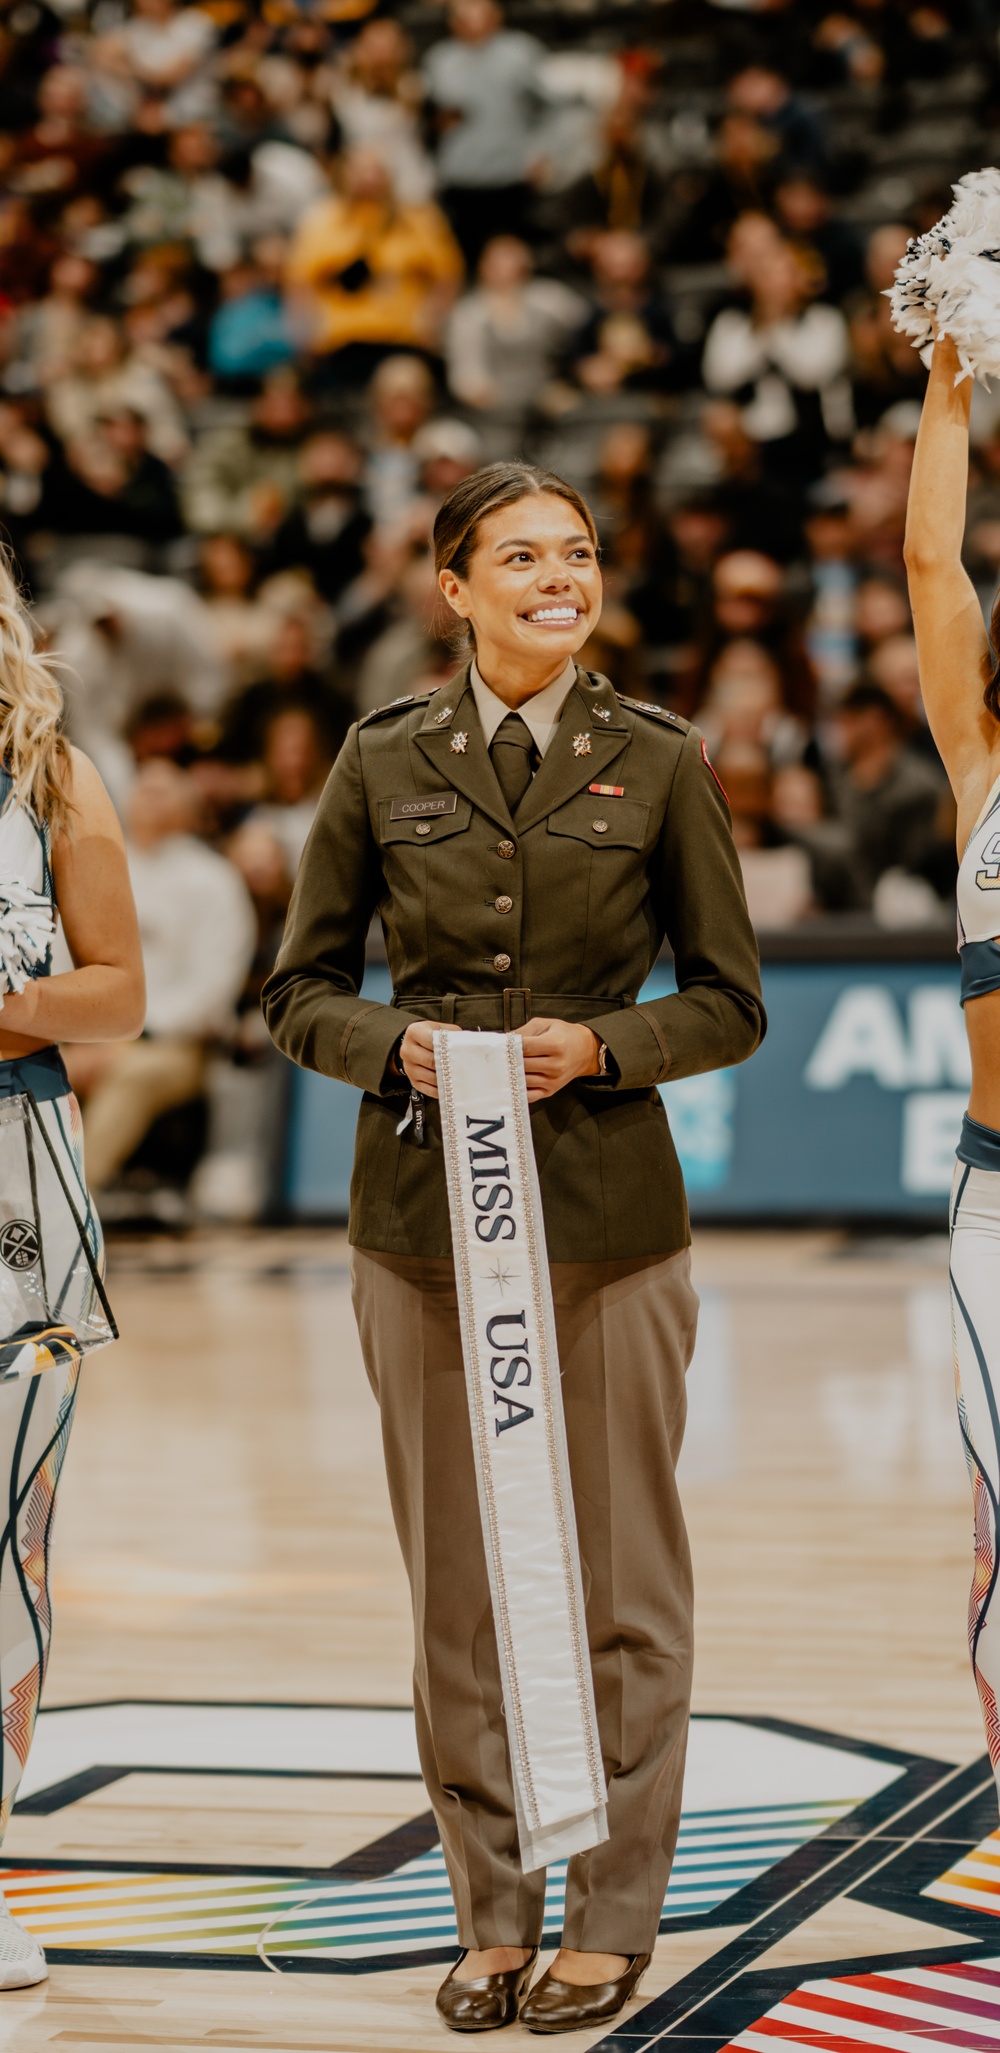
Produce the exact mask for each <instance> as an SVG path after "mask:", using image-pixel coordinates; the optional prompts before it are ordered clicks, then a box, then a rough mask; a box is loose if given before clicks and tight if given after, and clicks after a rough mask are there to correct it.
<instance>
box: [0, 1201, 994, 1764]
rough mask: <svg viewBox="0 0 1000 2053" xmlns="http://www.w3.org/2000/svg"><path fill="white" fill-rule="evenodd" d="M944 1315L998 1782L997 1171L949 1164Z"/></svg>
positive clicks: (980, 1683) (975, 1664)
mask: <svg viewBox="0 0 1000 2053" xmlns="http://www.w3.org/2000/svg"><path fill="white" fill-rule="evenodd" d="M951 1313H952V1337H953V1343H954V1353H955V1388H956V1394H957V1397H958V1420H959V1427H960V1429H961V1434H962V1441H963V1445H964V1448H965V1458H966V1462H967V1464H968V1469H969V1476H970V1479H971V1482H972V1505H973V1522H974V1529H975V1560H974V1565H973V1575H972V1589H971V1592H970V1595H969V1651H970V1653H971V1655H972V1671H973V1674H974V1676H975V1678H976V1687H977V1689H978V1691H979V1701H980V1703H981V1705H982V1711H983V1724H984V1725H985V1728H986V1744H987V1746H988V1747H989V1752H990V1760H991V1762H992V1764H993V1769H994V1772H995V1774H996V1775H997V1776H998V1779H1000V1604H997V1603H995V1602H994V1596H995V1592H996V1585H997V1574H998V1569H1000V1556H998V1554H997V1507H998V1504H1000V1170H998V1169H979V1168H973V1167H970V1165H969V1164H968V1163H965V1162H958V1163H956V1165H955V1176H954V1181H953V1183H952V1191H951ZM0 1587H2V1586H0Z"/></svg>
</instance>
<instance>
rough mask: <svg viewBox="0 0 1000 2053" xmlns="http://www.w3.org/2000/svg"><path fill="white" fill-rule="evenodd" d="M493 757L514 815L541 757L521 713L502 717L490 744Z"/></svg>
mask: <svg viewBox="0 0 1000 2053" xmlns="http://www.w3.org/2000/svg"><path fill="white" fill-rule="evenodd" d="M490 758H491V761H492V763H493V768H494V770H495V771H496V776H497V783H498V784H499V786H500V789H501V791H502V792H503V795H504V798H505V799H506V801H507V811H508V812H509V814H510V816H511V819H513V818H514V816H515V814H516V812H517V809H518V806H519V805H520V803H521V800H522V798H523V797H524V794H525V792H526V791H527V790H528V788H529V786H530V784H531V780H532V778H533V776H534V774H535V771H536V770H537V768H538V765H539V763H540V761H541V757H540V755H539V753H538V749H537V748H536V746H535V742H534V740H533V738H532V735H531V731H530V729H529V728H528V727H527V725H526V724H525V722H524V721H523V720H522V718H521V715H520V713H508V714H507V715H506V718H505V719H503V720H501V722H500V725H499V727H498V728H497V731H496V733H495V735H494V736H493V740H492V743H491V745H490Z"/></svg>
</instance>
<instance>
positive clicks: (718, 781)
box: [701, 735, 729, 805]
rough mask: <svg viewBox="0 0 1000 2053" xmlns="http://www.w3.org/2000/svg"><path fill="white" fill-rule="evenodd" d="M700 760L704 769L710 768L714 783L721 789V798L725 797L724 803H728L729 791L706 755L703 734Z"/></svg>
mask: <svg viewBox="0 0 1000 2053" xmlns="http://www.w3.org/2000/svg"><path fill="white" fill-rule="evenodd" d="M701 760H702V762H703V763H704V765H705V768H706V770H711V772H712V776H713V777H714V778H715V781H716V784H717V785H718V787H719V790H720V791H721V793H722V796H723V798H724V799H725V801H726V804H727V805H728V804H729V793H728V791H727V790H726V787H725V785H724V784H723V782H722V778H721V777H720V776H719V773H718V771H717V770H716V769H715V768H714V767H713V765H712V763H711V762H710V761H709V756H708V750H707V748H706V747H705V737H704V735H702V737H701Z"/></svg>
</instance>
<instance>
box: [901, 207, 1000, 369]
mask: <svg viewBox="0 0 1000 2053" xmlns="http://www.w3.org/2000/svg"><path fill="white" fill-rule="evenodd" d="M952 191H953V192H954V195H955V204H954V206H953V207H951V208H949V210H948V212H947V214H944V215H942V217H941V220H940V221H937V222H935V225H934V227H933V228H931V229H929V230H928V232H927V234H926V235H920V236H917V237H915V239H914V240H913V241H912V242H911V243H909V244H908V245H907V250H906V255H905V256H904V257H903V258H902V259H901V261H900V263H899V265H898V268H897V271H896V279H895V283H894V284H893V285H892V286H890V288H889V290H888V292H887V293H886V295H885V296H886V298H887V300H888V301H889V304H890V306H891V308H892V322H893V326H894V328H896V329H898V331H899V333H900V334H901V335H908V336H909V338H910V341H911V342H912V343H913V345H914V347H915V348H916V349H918V350H919V351H920V354H921V357H922V358H923V361H924V363H929V362H930V359H931V356H932V354H933V349H934V324H936V326H937V331H938V334H939V335H950V336H951V339H952V341H953V342H954V344H955V347H956V349H957V351H958V360H959V363H960V365H961V369H960V371H959V379H961V378H970V377H977V378H978V379H979V380H980V383H981V384H983V385H986V386H987V389H988V381H989V379H990V378H997V377H1000V171H997V170H995V169H994V168H993V167H992V166H988V167H987V168H986V169H985V170H983V171H970V172H968V173H967V175H966V176H965V177H964V178H960V179H959V181H958V184H957V185H955V186H953V187H952Z"/></svg>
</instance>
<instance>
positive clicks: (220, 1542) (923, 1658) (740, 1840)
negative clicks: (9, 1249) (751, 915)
mask: <svg viewBox="0 0 1000 2053" xmlns="http://www.w3.org/2000/svg"><path fill="white" fill-rule="evenodd" d="M346 1255H347V1250H346V1246H345V1242H344V1239H343V1236H342V1235H339V1234H335V1233H321V1232H310V1233H300V1232H296V1233H293V1234H285V1235H281V1234H277V1233H258V1234H250V1235H247V1236H239V1235H228V1234H216V1235H206V1236H204V1237H195V1238H193V1239H191V1240H189V1241H184V1242H181V1243H174V1242H166V1241H153V1242H148V1243H146V1242H144V1243H134V1244H129V1243H127V1242H126V1243H118V1244H116V1245H115V1246H113V1249H112V1260H111V1284H112V1292H113V1297H114V1301H115V1305H116V1310H117V1312H118V1315H119V1319H120V1324H121V1327H122V1332H123V1339H122V1342H121V1344H120V1345H119V1346H118V1347H117V1348H116V1349H113V1350H109V1351H108V1352H107V1353H106V1354H103V1355H101V1356H99V1357H97V1358H95V1360H94V1361H93V1362H92V1363H91V1364H90V1365H89V1366H88V1367H87V1369H86V1371H85V1375H84V1388H83V1393H82V1399H81V1406H80V1413H79V1418H78V1422H77V1425H76V1428H75V1435H74V1440H73V1443H72V1444H71V1448H70V1454H69V1459H68V1463H67V1469H66V1475H65V1479H64V1483H63V1495H62V1502H61V1509H60V1515H59V1521H58V1526H57V1536H56V1550H55V1572H54V1594H55V1613H56V1627H55V1640H54V1649H53V1656H52V1663H51V1668H50V1674H49V1682H48V1688H47V1694H46V1705H45V1710H44V1712H43V1716H42V1718H41V1720H40V1724H39V1732H38V1739H37V1744H36V1748H35V1752H34V1754H33V1757H32V1761H31V1764H30V1768H29V1775H28V1778H27V1780H26V1782H25V1785H24V1801H23V1803H22V1804H21V1806H20V1807H19V1809H18V1810H17V1812H16V1813H15V1816H14V1819H13V1821H12V1825H11V1829H10V1832H9V1835H8V1840H7V1843H6V1847H5V1849H4V1873H3V1876H2V1880H3V1883H4V1886H5V1888H6V1890H7V1892H8V1896H9V1900H10V1901H11V1903H12V1906H13V1907H14V1909H15V1910H16V1912H17V1913H18V1914H19V1915H22V1916H24V1917H25V1919H26V1921H27V1922H29V1923H31V1924H33V1925H34V1926H35V1928H36V1929H37V1930H38V1931H39V1934H40V1936H42V1937H43V1939H44V1941H45V1943H46V1945H47V1946H48V1948H49V1953H50V1960H51V1979H50V1981H49V1982H48V1984H47V1985H46V1986H44V1987H43V1988H41V1989H38V1990H27V1991H23V1992H17V1993H9V1994H5V1995H0V2053H2V2049H8V2048H13V2049H16V2053H34V2049H36V2048H42V2047H60V2048H62V2047H65V2048H72V2047H91V2048H103V2047H106V2048H108V2049H116V2053H117V2049H121V2053H126V2049H131V2048H136V2049H138V2048H147V2047H158V2048H166V2049H170V2048H182V2047H183V2048H188V2047H210V2048H223V2047H227V2048H228V2047H240V2048H254V2049H256V2053H271V2049H273V2053H314V2049H317V2053H318V2049H324V2053H355V2049H358V2053H360V2049H372V2053H379V2049H382V2053H384V2049H391V2053H399V2049H411V2048H412V2049H414V2053H420V2049H432V2048H434V2049H443V2048H445V2047H454V2046H455V2044H456V2040H455V2039H454V2038H453V2036H452V2035H451V2034H449V2033H448V2032H446V2031H445V2029H444V2028H443V2027H442V2026H440V2025H439V2024H438V2022H437V2021H436V2018H435V2013H434V2008H433V1993H434V1990H435V1988H436V1986H437V1984H438V1982H439V1980H440V1979H441V1977H442V1975H443V1973H444V1972H445V1970H444V1967H443V1965H442V1964H441V1963H442V1961H443V1960H444V1959H446V1958H447V1957H448V1953H449V1947H452V1946H453V1944H454V1941H453V1937H452V1935H451V1932H450V1926H449V1913H448V1902H447V1892H446V1890H445V1889H444V1886H443V1871H442V1868H441V1862H440V1853H439V1849H438V1848H437V1846H436V1844H435V1842H434V1835H433V1830H432V1826H431V1825H430V1824H429V1822H428V1817H427V1805H426V1799H425V1797H424V1794H423V1790H422V1787H421V1784H420V1781H419V1777H418V1775H417V1773H416V1764H415V1756H414V1751H413V1739H412V1730H411V1725H410V1720H409V1717H408V1713H407V1708H406V1707H407V1705H408V1703H409V1669H410V1652H411V1649H410V1624H409V1616H408V1604H407V1595H406V1589H405V1585H404V1580H403V1575H402V1571H401V1568H400V1565H399V1561H398V1558H397V1554H396V1546H395V1540H394V1537H393V1534H392V1530H391V1526H390V1520H389V1513H388V1507H387V1502H386V1492H385V1486H384V1482H383V1478H382V1469H381V1459H380V1449H379V1439H378V1425H377V1417H376V1413H375V1408H374V1404H373V1402H372V1400H371V1397H370V1395H369V1392H368V1387H367V1384H366V1381H365V1378H364V1374H363V1371H362V1368H361V1363H360V1358H359V1353H358V1346H357V1341H356V1338H355V1334H354V1328H353V1323H352V1319H351V1312H350V1302H349V1295H348V1283H347V1271H346ZM695 1272H696V1281H697V1283H698V1286H699V1288H700V1291H701V1294H702V1299H703V1311H702V1325H701V1337H700V1341H699V1348H698V1354H697V1358H696V1363H695V1366H694V1368H693V1370H692V1374H691V1379H690V1392H691V1418H690V1427H689V1434H688V1440H687V1446H686V1452H685V1457H684V1468H683V1477H684V1491H685V1498H686V1504H687V1511H688V1517H689V1521H690V1526H691V1532H692V1539H693V1546H694V1555H695V1564H696V1576H697V1590H698V1651H697V1676H696V1688H695V1708H696V1712H697V1714H698V1715H697V1718H696V1721H695V1724H694V1727H693V1732H692V1749H691V1767H690V1773H689V1778H688V1786H687V1787H686V1792H685V1817H684V1826H683V1830H682V1840H681V1849H680V1855H679V1859H678V1865H677V1869H676V1870H675V1875H674V1878H673V1880H672V1883H671V1890H670V1893H669V1894H668V1898H667V1904H666V1907H665V1919H664V1924H663V1928H662V1936H661V1938H660V1940H659V1942H658V1946H657V1951H656V1956H655V1962H654V1966H653V1968H652V1969H651V1971H650V1974H649V1976H648V1977H647V1980H646V1983H645V1985H644V1987H643V1990H642V1993H641V1995H640V1997H639V1999H638V2000H637V2001H636V2002H635V2003H633V2004H632V2005H631V2006H630V2008H629V2010H628V2011H627V2013H626V2014H625V2016H624V2018H623V2019H622V2020H620V2021H619V2023H618V2025H617V2026H616V2027H615V2028H614V2029H613V2030H612V2031H611V2032H610V2033H606V2034H602V2033H601V2032H591V2033H581V2034H578V2035H574V2037H573V2038H571V2039H570V2040H569V2042H568V2043H569V2044H570V2045H573V2046H580V2047H585V2046H586V2047H590V2046H594V2045H598V2044H600V2045H602V2046H603V2047H605V2048H607V2049H613V2053H639V2049H642V2048H649V2049H652V2048H653V2047H654V2046H663V2047H666V2046H670V2045H674V2044H675V2043H679V2044H683V2046H684V2047H685V2048H687V2047H690V2049H691V2053H694V2049H695V2048H697V2049H698V2053H706V2049H707V2053H713V2049H714V2048H717V2047H723V2046H726V2045H727V2044H729V2043H730V2042H731V2041H732V2040H734V2039H738V2040H739V2042H740V2045H741V2046H744V2047H746V2048H749V2049H754V2048H757V2049H760V2053H766V2048H767V2047H768V2046H769V2045H770V2043H771V2042H772V2041H773V2040H775V2039H784V2040H786V2041H787V2040H791V2041H792V2043H793V2044H794V2045H809V2046H817V2045H823V2046H828V2047H830V2048H831V2049H833V2053H841V2049H844V2048H847V2047H851V2046H856V2045H858V2044H859V2043H862V2044H871V2045H878V2046H882V2047H890V2048H895V2049H898V2053H913V2049H914V2048H916V2046H917V2042H918V2040H926V2039H927V2038H930V2039H931V2040H932V2041H933V2042H934V2043H935V2044H941V2043H944V2044H948V2045H955V2046H956V2047H963V2048H972V2049H973V2053H979V2049H980V2048H982V2049H983V2053H985V2049H986V2048H987V2047H992V2048H997V2049H1000V1962H998V1963H997V1966H996V1967H991V1966H990V1965H988V1963H989V1962H991V1961H992V1960H993V1958H994V1955H997V1956H1000V1917H998V1915H997V1914H998V1913H1000V1880H998V1878H1000V1839H998V1840H993V1839H991V1836H990V1835H991V1834H992V1833H993V1832H994V1831H995V1830H996V1827H997V1807H996V1799H995V1796H994V1794H993V1789H992V1781H991V1778H990V1776H989V1774H988V1770H986V1769H984V1766H983V1740H982V1732H981V1727H980V1721H979V1714H978V1706H977V1702H976V1698H975V1694H974V1690H973V1686H972V1682H971V1679H970V1676H969V1672H968V1665H967V1656H966V1648H965V1609H966V1602H967V1588H968V1581H969V1573H970V1542H971V1517H970V1510H969V1499H968V1484H967V1479H966V1474H965V1468H964V1463H963V1461H962V1457H961V1453H960V1449H959V1443H958V1437H957V1430H956V1426H955V1422H954V1418H953V1398H952V1374H951V1358H950V1333H949V1321H948V1307H947V1293H946V1250H945V1245H944V1240H943V1237H941V1238H938V1237H931V1238H927V1239H920V1240H916V1241H909V1242H898V1243H896V1242H884V1243H878V1242H868V1243H863V1242H851V1241H848V1240H847V1239H845V1238H843V1237H841V1236H837V1235H833V1234H827V1235H817V1234H806V1233H802V1234H783V1235H775V1234H766V1235H765V1234H749V1233H748V1234H738V1233H723V1232H705V1231H703V1232H701V1233H700V1234H699V1236H698V1240H697V1247H696V1258H695ZM357 1707H361V1708H360V1709H359V1708H357ZM550 1886H551V1887H552V1890H553V1896H552V1905H553V1907H552V1911H551V1916H552V1918H553V1919H554V1920H555V1922H556V1924H557V1921H558V1877H555V1878H550ZM817 1981H819V1982H821V1983H822V1985H823V1986H822V1987H821V1989H820V1990H819V1991H818V1992H817V1991H816V1989H815V1988H814V1987H813V1986H812V1985H814V1984H816V1983H817ZM803 1984H806V1985H810V1986H808V1987H807V1988H806V1990H805V1993H803ZM528 2042H529V2040H528V2034H527V2033H526V2032H524V2031H523V2030H522V2028H521V2027H520V2026H515V2027H513V2028H511V2029H510V2030H509V2031H508V2032H507V2034H506V2039H505V2040H504V2041H502V2042H501V2041H497V2040H496V2039H495V2038H494V2037H493V2036H492V2035H491V2036H490V2038H489V2039H488V2041H487V2043H489V2044H494V2043H506V2044H509V2045H510V2047H512V2048H513V2047H514V2046H515V2045H527V2044H528Z"/></svg>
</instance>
